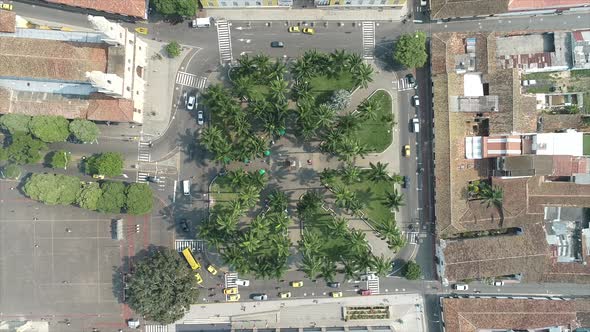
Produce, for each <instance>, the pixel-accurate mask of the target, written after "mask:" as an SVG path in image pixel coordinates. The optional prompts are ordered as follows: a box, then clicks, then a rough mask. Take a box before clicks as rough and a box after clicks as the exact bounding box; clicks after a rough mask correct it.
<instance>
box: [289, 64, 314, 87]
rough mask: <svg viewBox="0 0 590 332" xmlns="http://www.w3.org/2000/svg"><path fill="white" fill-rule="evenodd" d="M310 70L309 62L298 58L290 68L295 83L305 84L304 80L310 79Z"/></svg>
mask: <svg viewBox="0 0 590 332" xmlns="http://www.w3.org/2000/svg"><path fill="white" fill-rule="evenodd" d="M312 69H313V67H312V66H311V64H310V62H309V61H307V60H305V59H303V58H299V59H297V60H296V61H295V62H294V63H293V65H292V66H291V73H292V74H293V76H295V79H296V80H297V82H298V83H300V82H305V80H307V79H309V78H310V77H311V73H312V72H313V71H312Z"/></svg>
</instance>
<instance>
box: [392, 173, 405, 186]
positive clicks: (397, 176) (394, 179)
mask: <svg viewBox="0 0 590 332" xmlns="http://www.w3.org/2000/svg"><path fill="white" fill-rule="evenodd" d="M391 181H392V182H393V183H396V184H402V183H404V176H403V175H400V174H393V175H392V176H391Z"/></svg>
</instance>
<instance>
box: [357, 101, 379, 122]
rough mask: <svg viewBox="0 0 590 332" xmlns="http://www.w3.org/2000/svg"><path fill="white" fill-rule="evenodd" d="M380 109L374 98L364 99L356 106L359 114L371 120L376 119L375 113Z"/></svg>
mask: <svg viewBox="0 0 590 332" xmlns="http://www.w3.org/2000/svg"><path fill="white" fill-rule="evenodd" d="M380 109H381V104H379V102H378V101H377V99H374V98H369V99H367V100H365V101H364V102H363V103H362V104H361V105H360V106H359V108H358V110H359V112H360V116H361V117H362V118H363V119H370V120H373V121H374V120H376V119H377V114H378V113H379V111H380Z"/></svg>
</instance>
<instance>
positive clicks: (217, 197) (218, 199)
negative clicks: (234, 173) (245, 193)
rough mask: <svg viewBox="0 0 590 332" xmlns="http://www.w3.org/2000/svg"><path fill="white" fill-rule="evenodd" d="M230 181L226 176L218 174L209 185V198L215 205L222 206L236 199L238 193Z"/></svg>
mask: <svg viewBox="0 0 590 332" xmlns="http://www.w3.org/2000/svg"><path fill="white" fill-rule="evenodd" d="M230 183H231V182H230V179H229V177H228V176H218V177H217V179H215V182H213V184H212V185H211V198H212V199H213V201H214V202H215V205H219V206H223V205H224V204H227V203H228V202H231V201H233V200H236V199H238V193H236V192H235V191H234V190H233V188H232V187H231V185H230Z"/></svg>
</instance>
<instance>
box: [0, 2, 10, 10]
mask: <svg viewBox="0 0 590 332" xmlns="http://www.w3.org/2000/svg"><path fill="white" fill-rule="evenodd" d="M0 9H4V10H12V4H10V3H0Z"/></svg>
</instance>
